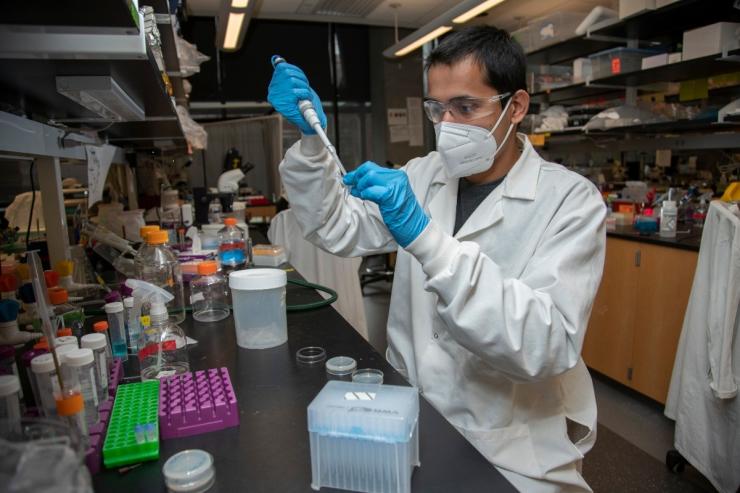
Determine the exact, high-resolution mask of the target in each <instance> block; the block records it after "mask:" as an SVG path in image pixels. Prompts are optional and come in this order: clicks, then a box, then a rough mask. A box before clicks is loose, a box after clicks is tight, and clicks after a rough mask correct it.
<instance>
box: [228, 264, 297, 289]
mask: <svg viewBox="0 0 740 493" xmlns="http://www.w3.org/2000/svg"><path fill="white" fill-rule="evenodd" d="M287 282H288V275H287V274H286V273H285V271H284V270H282V269H246V270H237V271H235V272H232V273H231V274H229V287H230V288H231V289H237V290H238V289H243V290H246V291H259V290H264V289H275V288H282V287H283V286H285V285H286V284H287Z"/></svg>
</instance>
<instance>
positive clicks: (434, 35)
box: [393, 26, 452, 56]
mask: <svg viewBox="0 0 740 493" xmlns="http://www.w3.org/2000/svg"><path fill="white" fill-rule="evenodd" d="M451 30H452V28H451V27H450V26H440V27H438V28H437V29H435V30H434V31H432V32H430V33H428V34H426V35H424V36H422V37H421V38H419V39H417V40H416V41H413V42H412V43H410V44H408V45H406V46H405V47H403V48H401V49H400V50H397V51H396V52H395V53H393V54H394V55H395V56H404V55H408V54H409V53H411V52H412V51H414V50H415V49H417V48H419V47H421V46H422V45H424V44H426V43H428V42H430V41H432V40H435V39H437V38H438V37H440V36H442V35H443V34H445V33H446V32H449V31H451Z"/></svg>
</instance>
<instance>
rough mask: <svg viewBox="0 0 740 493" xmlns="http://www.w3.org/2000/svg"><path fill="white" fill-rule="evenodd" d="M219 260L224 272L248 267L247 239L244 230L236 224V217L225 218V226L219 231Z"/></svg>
mask: <svg viewBox="0 0 740 493" xmlns="http://www.w3.org/2000/svg"><path fill="white" fill-rule="evenodd" d="M218 260H219V262H221V268H222V269H223V271H224V272H233V271H236V270H242V269H244V268H246V267H247V240H246V235H245V234H244V230H242V229H241V228H239V227H238V226H237V225H236V218H234V217H227V218H226V219H224V228H223V229H222V230H221V231H219V232H218Z"/></svg>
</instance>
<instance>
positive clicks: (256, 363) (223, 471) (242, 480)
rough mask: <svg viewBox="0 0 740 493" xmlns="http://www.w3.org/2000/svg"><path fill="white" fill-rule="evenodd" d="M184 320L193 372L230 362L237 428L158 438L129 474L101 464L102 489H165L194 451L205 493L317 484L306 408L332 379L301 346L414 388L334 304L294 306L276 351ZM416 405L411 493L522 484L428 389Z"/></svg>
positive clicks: (301, 298)
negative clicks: (300, 357)
mask: <svg viewBox="0 0 740 493" xmlns="http://www.w3.org/2000/svg"><path fill="white" fill-rule="evenodd" d="M288 277H289V279H290V278H293V279H300V275H299V274H298V273H296V272H289V273H288ZM340 296H341V293H340ZM319 300H320V296H319V295H318V294H317V293H316V291H314V290H309V289H306V288H302V287H299V286H295V285H292V284H288V288H287V301H288V304H289V305H295V304H304V303H311V302H315V301H319ZM181 325H182V327H183V328H184V329H185V332H186V333H187V335H188V336H190V337H192V338H194V339H195V340H197V341H198V342H197V344H195V345H191V346H189V355H190V366H191V371H195V370H205V369H208V368H220V367H226V368H228V370H229V373H230V375H231V381H232V383H233V386H234V390H235V392H236V396H237V402H238V408H239V420H240V424H239V427H237V428H226V429H223V430H219V431H215V432H210V433H206V434H202V435H196V436H190V437H185V438H172V439H168V440H162V441H161V442H160V457H159V460H157V461H151V462H145V463H143V464H142V465H141V466H139V467H136V468H135V469H132V470H130V471H129V472H127V473H125V474H119V473H118V472H117V471H115V470H105V469H103V470H102V471H101V472H100V473H99V474H98V475H96V476H94V477H93V481H94V486H95V490H96V491H99V492H106V493H108V492H116V491H121V492H129V491H137V492H162V491H165V485H164V480H163V477H162V466H163V464H164V462H165V461H166V460H167V459H168V458H169V457H170V456H172V455H173V454H175V453H176V452H179V451H181V450H185V449H193V448H197V449H203V450H206V451H208V452H210V453H211V454H212V455H213V458H214V464H215V470H216V484H215V485H214V487H213V488H212V489H210V490H209V492H212V493H218V492H221V493H224V492H229V493H230V492H234V491H250V492H270V493H272V492H280V493H290V492H310V491H313V490H312V489H311V457H310V448H309V434H308V430H307V414H306V413H307V410H306V409H307V406H308V405H309V403H310V402H311V401H312V400H313V399H314V397H316V395H317V394H318V392H319V391H320V390H321V388H322V387H323V386H324V385H325V384H326V382H327V378H326V370H325V368H324V365H323V364H320V365H317V366H314V367H305V366H300V365H298V364H297V363H296V358H295V353H296V351H298V349H300V348H302V347H306V346H321V347H323V348H324V349H325V350H326V353H327V358H330V357H332V356H337V355H346V356H351V357H353V358H354V359H355V360H357V366H358V368H377V369H380V370H382V371H383V373H384V374H385V384H392V385H408V383H407V382H406V380H405V379H404V378H403V377H402V376H401V375H400V374H399V373H397V372H396V371H395V370H394V369H393V368H392V367H391V365H390V364H389V363H388V362H387V361H386V360H385V358H384V357H383V356H382V355H381V354H379V353H378V352H377V351H375V350H374V349H373V348H372V346H370V344H368V343H367V342H366V341H365V340H364V339H363V338H362V337H361V336H360V335H359V334H358V333H357V332H356V331H355V330H354V329H353V328H352V326H350V325H349V324H348V323H347V322H346V321H345V320H344V319H343V318H342V317H341V315H339V314H338V313H337V312H336V311H335V310H334V309H333V308H331V307H325V308H321V309H318V310H314V311H307V312H290V313H288V342H287V343H286V344H283V345H281V346H278V347H276V348H273V349H262V350H248V349H242V348H239V347H238V346H237V345H236V338H235V333H234V324H233V318H232V317H229V318H228V319H226V320H224V321H222V322H215V323H200V322H194V321H193V320H192V318H191V317H190V316H188V317H187V320H186V321H185V322H184V323H183V324H181ZM127 365H129V368H128V371H127V376H130V375H131V374H132V370H134V368H133V366H134V365H135V361H133V359H132V358H129V362H128V363H127ZM419 404H420V412H419V447H420V460H421V467H420V468H416V469H415V470H414V473H413V477H412V490H413V491H420V492H421V491H423V492H444V493H447V492H450V491H497V492H508V491H512V492H513V491H516V490H515V488H514V487H513V486H512V485H511V484H510V483H509V482H508V481H507V480H506V479H505V478H504V477H503V476H502V475H501V474H500V473H499V472H498V471H497V470H496V469H495V468H494V467H493V466H492V465H491V464H490V463H489V462H488V461H487V460H486V459H485V458H484V457H483V456H482V455H481V454H480V453H479V452H478V451H476V449H475V448H474V447H473V446H472V445H471V444H470V443H468V441H467V440H466V439H465V438H464V437H463V436H462V435H461V434H459V433H458V432H457V430H456V429H455V428H454V427H453V426H452V425H450V424H449V423H448V422H447V421H446V420H445V418H444V417H442V415H440V414H439V413H438V412H437V411H436V410H435V409H434V408H433V407H432V406H431V405H430V404H429V403H428V402H427V401H426V400H425V399H424V398H423V395H422V396H421V399H420V403H419ZM321 491H327V492H328V491H339V490H333V489H330V488H322V489H321Z"/></svg>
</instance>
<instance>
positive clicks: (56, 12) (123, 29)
mask: <svg viewBox="0 0 740 493" xmlns="http://www.w3.org/2000/svg"><path fill="white" fill-rule="evenodd" d="M8 3H11V2H8ZM4 7H6V8H3V15H2V20H0V23H2V24H13V25H34V26H65V27H69V26H74V27H85V28H88V29H87V30H86V32H88V33H90V32H91V31H90V30H89V28H94V30H93V31H92V32H95V33H100V34H103V33H107V34H138V33H139V25H138V22H139V18H138V15H137V14H136V5H135V3H134V2H133V0H112V1H111V0H108V1H94V2H91V1H89V0H67V1H65V2H64V4H63V5H61V4H60V3H59V2H57V1H53V0H40V1H33V2H12V5H4ZM60 7H63V8H60Z"/></svg>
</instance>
